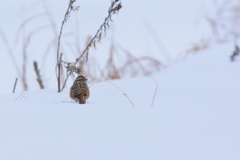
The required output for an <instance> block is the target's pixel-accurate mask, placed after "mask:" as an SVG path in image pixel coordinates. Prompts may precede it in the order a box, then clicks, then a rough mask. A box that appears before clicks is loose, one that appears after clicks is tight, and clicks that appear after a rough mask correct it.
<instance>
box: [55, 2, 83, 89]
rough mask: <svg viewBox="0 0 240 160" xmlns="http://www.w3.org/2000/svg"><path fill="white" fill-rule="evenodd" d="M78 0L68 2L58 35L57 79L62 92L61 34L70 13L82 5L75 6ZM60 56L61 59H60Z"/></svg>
mask: <svg viewBox="0 0 240 160" xmlns="http://www.w3.org/2000/svg"><path fill="white" fill-rule="evenodd" d="M74 2H76V0H70V1H69V4H68V8H67V11H66V13H65V15H64V19H63V21H62V25H61V29H60V33H59V37H58V46H57V66H58V67H57V68H58V75H57V77H58V78H57V80H58V92H61V88H60V76H61V75H60V72H61V71H60V70H61V66H62V64H61V62H62V61H61V60H62V59H61V57H59V49H60V41H61V36H62V30H63V26H64V24H65V23H66V22H67V20H68V18H69V17H70V13H71V12H72V11H78V10H79V8H80V6H76V7H75V6H73V3H74ZM59 58H60V59H59Z"/></svg>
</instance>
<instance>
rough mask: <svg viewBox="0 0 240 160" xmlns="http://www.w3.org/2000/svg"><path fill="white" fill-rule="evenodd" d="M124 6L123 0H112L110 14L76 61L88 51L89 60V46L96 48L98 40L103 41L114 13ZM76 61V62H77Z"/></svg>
mask: <svg viewBox="0 0 240 160" xmlns="http://www.w3.org/2000/svg"><path fill="white" fill-rule="evenodd" d="M121 8H122V5H121V2H120V1H119V0H115V1H112V4H111V6H110V7H109V9H108V16H107V17H106V18H105V20H104V22H103V24H102V25H101V26H100V28H99V29H98V31H97V33H96V34H95V36H94V37H93V38H92V39H91V41H90V42H89V43H88V45H87V47H86V48H85V50H84V51H83V52H82V54H81V55H80V57H79V58H77V59H76V63H77V62H78V61H79V60H80V59H81V58H82V57H83V55H84V54H85V53H86V59H87V60H88V54H89V53H88V51H89V48H90V47H91V46H92V45H93V46H94V47H95V48H96V42H97V41H101V39H102V34H103V32H105V33H106V29H107V28H109V22H110V21H112V15H113V14H116V13H117V12H119V10H120V9H121ZM76 63H75V64H76Z"/></svg>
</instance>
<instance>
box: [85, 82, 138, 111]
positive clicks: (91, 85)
mask: <svg viewBox="0 0 240 160" xmlns="http://www.w3.org/2000/svg"><path fill="white" fill-rule="evenodd" d="M102 82H106V83H110V84H112V85H114V86H115V87H117V88H118V89H119V90H120V91H121V92H122V93H123V95H124V96H126V97H127V99H128V100H129V101H130V102H131V103H132V105H133V107H134V106H135V105H134V104H133V102H132V101H131V99H130V98H129V97H128V96H127V94H126V93H125V92H123V90H121V88H119V87H118V86H117V85H116V84H114V83H112V82H108V81H102ZM102 82H96V83H93V84H92V85H91V86H90V87H89V88H91V87H92V86H93V85H95V84H97V83H102Z"/></svg>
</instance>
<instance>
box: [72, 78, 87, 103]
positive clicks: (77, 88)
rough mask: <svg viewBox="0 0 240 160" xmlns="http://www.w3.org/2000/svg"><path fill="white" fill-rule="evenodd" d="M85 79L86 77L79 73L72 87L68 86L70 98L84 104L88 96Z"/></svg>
mask: <svg viewBox="0 0 240 160" xmlns="http://www.w3.org/2000/svg"><path fill="white" fill-rule="evenodd" d="M86 81H87V79H86V78H85V77H84V76H82V75H80V76H78V77H77V78H76V79H75V81H74V82H73V85H72V87H71V88H70V98H71V99H72V100H75V101H76V102H79V104H85V103H86V100H87V99H88V98H89V96H90V92H89V88H88V85H87V83H86Z"/></svg>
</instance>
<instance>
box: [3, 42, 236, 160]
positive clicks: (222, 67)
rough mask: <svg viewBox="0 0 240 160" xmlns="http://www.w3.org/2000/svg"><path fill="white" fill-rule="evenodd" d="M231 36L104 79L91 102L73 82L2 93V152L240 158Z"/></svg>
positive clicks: (25, 156)
mask: <svg viewBox="0 0 240 160" xmlns="http://www.w3.org/2000/svg"><path fill="white" fill-rule="evenodd" d="M232 49H233V46H232V45H231V44H226V45H218V46H215V47H212V48H210V49H208V50H205V51H202V52H199V53H196V54H195V55H192V56H190V57H188V58H187V59H186V60H185V61H183V62H181V63H179V64H177V65H175V66H173V67H171V68H169V69H167V70H164V71H162V72H159V73H156V74H154V75H152V77H154V79H156V81H157V82H158V91H157V95H156V98H155V101H154V105H153V107H151V103H152V99H153V95H154V92H155V87H156V84H155V82H154V81H153V80H152V79H151V78H150V77H146V78H136V79H123V80H116V81H111V82H112V83H114V84H116V85H117V86H118V87H120V88H121V89H122V90H123V91H124V92H125V93H126V94H127V95H128V96H129V98H130V99H131V100H132V101H133V103H134V104H135V106H132V104H131V103H130V102H129V101H128V99H127V98H126V97H125V96H124V95H123V94H122V93H121V91H119V90H118V89H117V88H116V87H115V86H113V85H111V84H109V83H99V84H96V85H94V86H92V87H91V88H90V92H91V95H90V99H89V100H88V101H87V103H86V104H85V105H80V104H78V103H76V102H73V101H71V99H70V97H69V95H68V89H69V88H66V89H65V90H64V92H62V93H57V92H56V90H50V89H46V90H35V91H28V92H22V93H21V92H19V93H14V94H4V95H1V96H0V128H1V132H0V159H1V160H16V159H18V160H32V159H35V160H38V159H39V160H43V159H44V160H53V159H56V160H66V159H71V160H79V159H84V160H96V159H98V160H113V159H114V160H159V159H164V160H203V159H204V160H213V159H217V160H226V159H231V160H238V159H240V152H239V151H240V136H239V135H240V125H239V124H240V99H239V96H240V92H239V90H240V85H239V79H240V72H239V67H240V63H239V61H236V62H234V63H231V62H230V58H229V56H230V54H231V53H232Z"/></svg>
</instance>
